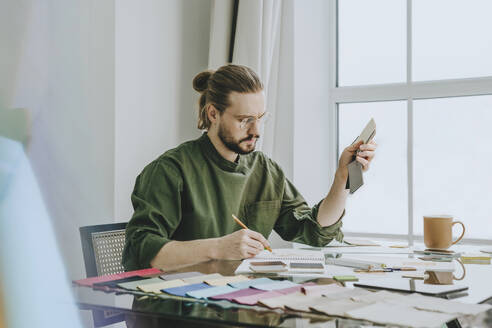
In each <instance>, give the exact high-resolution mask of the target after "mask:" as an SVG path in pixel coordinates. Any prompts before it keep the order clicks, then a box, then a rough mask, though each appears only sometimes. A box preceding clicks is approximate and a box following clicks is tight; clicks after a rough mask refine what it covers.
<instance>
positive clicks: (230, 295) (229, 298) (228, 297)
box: [209, 288, 265, 301]
mask: <svg viewBox="0 0 492 328" xmlns="http://www.w3.org/2000/svg"><path fill="white" fill-rule="evenodd" d="M264 292H265V291H264V290H259V289H254V288H245V289H240V290H238V291H235V292H231V293H226V294H221V295H215V296H211V297H209V298H210V299H212V300H227V301H232V300H233V299H235V298H237V297H242V296H249V295H255V294H260V293H264Z"/></svg>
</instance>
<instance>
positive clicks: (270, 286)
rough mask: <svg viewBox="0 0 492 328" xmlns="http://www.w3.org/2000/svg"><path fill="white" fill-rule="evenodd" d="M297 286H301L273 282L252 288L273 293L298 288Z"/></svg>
mask: <svg viewBox="0 0 492 328" xmlns="http://www.w3.org/2000/svg"><path fill="white" fill-rule="evenodd" d="M297 286H299V285H298V284H296V283H293V282H292V281H289V280H281V281H273V282H271V283H264V284H257V285H253V286H251V287H252V288H256V289H261V290H265V291H271V290H277V289H285V288H290V287H297Z"/></svg>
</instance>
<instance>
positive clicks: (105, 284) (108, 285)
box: [92, 276, 148, 289]
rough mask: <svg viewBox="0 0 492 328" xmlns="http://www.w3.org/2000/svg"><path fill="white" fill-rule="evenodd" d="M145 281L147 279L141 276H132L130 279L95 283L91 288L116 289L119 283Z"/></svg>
mask: <svg viewBox="0 0 492 328" xmlns="http://www.w3.org/2000/svg"><path fill="white" fill-rule="evenodd" d="M147 279H148V278H145V277H142V276H132V277H126V278H122V279H116V280H110V281H104V282H96V283H94V284H93V285H92V288H95V289H108V288H118V284H121V283H126V282H135V281H143V280H147Z"/></svg>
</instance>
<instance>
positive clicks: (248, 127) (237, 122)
mask: <svg viewBox="0 0 492 328" xmlns="http://www.w3.org/2000/svg"><path fill="white" fill-rule="evenodd" d="M229 101H230V104H231V105H230V106H229V107H228V108H227V109H226V110H225V111H224V112H223V113H222V114H221V115H220V120H219V122H218V124H219V125H218V136H219V138H220V140H221V141H222V142H223V143H224V145H225V146H226V147H227V148H229V150H231V151H233V152H235V153H238V154H248V153H251V152H252V151H253V150H255V146H256V141H257V140H258V138H260V122H259V121H258V120H256V118H260V117H262V116H263V115H264V114H265V97H264V95H263V92H262V91H261V92H257V93H237V92H231V94H230V95H229Z"/></svg>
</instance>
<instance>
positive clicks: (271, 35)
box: [209, 0, 294, 178]
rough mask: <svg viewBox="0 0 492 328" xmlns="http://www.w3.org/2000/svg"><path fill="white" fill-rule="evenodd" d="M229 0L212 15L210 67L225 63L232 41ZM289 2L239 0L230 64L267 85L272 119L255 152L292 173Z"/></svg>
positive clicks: (221, 2) (222, 0) (216, 4)
mask: <svg viewBox="0 0 492 328" xmlns="http://www.w3.org/2000/svg"><path fill="white" fill-rule="evenodd" d="M233 7H234V2H233V1H227V0H215V1H214V2H213V8H212V17H211V34H210V52H209V67H210V68H214V69H215V68H217V67H219V66H221V65H223V64H226V63H227V61H228V57H229V48H230V41H231V30H232V28H233V27H232V16H233ZM293 20H294V19H293V0H240V1H239V6H238V11H237V21H236V28H235V37H234V41H233V42H234V48H233V57H232V63H234V64H240V65H246V66H248V67H250V68H252V69H253V70H255V71H256V72H257V73H258V75H259V76H260V78H261V79H262V81H263V83H264V85H265V95H266V107H267V111H268V112H270V113H271V115H272V118H271V120H270V121H269V122H268V125H267V127H266V129H265V131H264V133H263V135H262V136H261V138H260V140H259V143H258V149H260V150H262V151H263V152H265V153H266V154H267V155H269V156H270V157H272V158H273V159H274V160H276V161H277V162H279V164H280V165H281V166H282V168H283V169H284V171H285V173H286V174H287V176H288V177H290V178H292V174H293V135H292V127H293V115H294V111H293V105H294V99H293V83H294V81H293V75H294V74H293V70H294V65H293V62H294V55H293V53H294V51H293V50H294V39H293V38H294V33H293V30H294V28H293V25H294V22H293Z"/></svg>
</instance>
